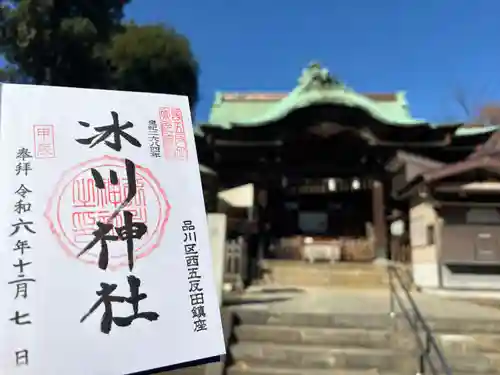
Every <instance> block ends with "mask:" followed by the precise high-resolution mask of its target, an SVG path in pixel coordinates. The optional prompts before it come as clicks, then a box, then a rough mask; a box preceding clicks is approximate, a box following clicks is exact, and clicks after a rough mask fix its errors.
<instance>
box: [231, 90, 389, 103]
mask: <svg viewBox="0 0 500 375" xmlns="http://www.w3.org/2000/svg"><path fill="white" fill-rule="evenodd" d="M287 95H288V93H286V92H248V93H241V92H228V93H223V94H222V100H223V101H235V102H239V101H278V100H281V99H283V98H285V97H286V96H287ZM361 95H363V96H366V97H367V98H370V99H372V100H375V101H377V102H394V101H397V100H398V98H397V94H395V93H393V94H384V93H371V94H361Z"/></svg>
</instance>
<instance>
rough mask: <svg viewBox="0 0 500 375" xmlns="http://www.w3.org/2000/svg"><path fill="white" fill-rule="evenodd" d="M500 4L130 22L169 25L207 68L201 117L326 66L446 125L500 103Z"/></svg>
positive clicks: (396, 3)
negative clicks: (216, 99) (234, 96)
mask: <svg viewBox="0 0 500 375" xmlns="http://www.w3.org/2000/svg"><path fill="white" fill-rule="evenodd" d="M499 15H500V1H495V0H453V1H451V0H349V1H346V0H315V1H299V0H287V1H285V0H282V1H280V0H252V1H243V0H209V1H208V0H168V1H167V0H133V2H132V4H131V5H129V6H128V8H127V16H128V17H130V18H134V19H135V20H137V21H138V22H139V23H152V22H167V23H169V24H171V25H172V26H174V27H175V28H177V29H178V30H179V31H180V32H182V33H183V34H185V35H187V36H188V37H189V38H190V40H191V42H192V47H193V50H194V52H195V54H196V56H197V57H198V59H199V61H200V63H201V68H202V72H201V77H200V80H201V81H200V84H201V102H200V104H199V107H198V111H197V112H198V118H199V119H200V120H203V119H206V118H207V115H208V111H209V107H210V104H211V102H212V100H213V95H214V92H215V91H216V90H226V91H236V90H256V91H259V90H264V91H289V90H290V89H292V88H293V87H294V86H295V84H296V80H297V77H298V76H299V74H300V71H301V69H302V68H303V67H304V66H305V65H307V63H308V62H309V61H310V60H319V61H320V62H322V63H323V64H324V65H326V66H327V67H328V68H329V69H330V71H331V72H332V73H334V74H335V75H337V76H338V77H339V78H340V79H341V80H343V81H344V82H346V83H347V84H348V85H349V86H351V87H353V88H354V89H355V90H357V91H360V92H363V91H364V92H393V91H395V90H406V91H407V92H408V98H409V101H410V108H411V110H412V112H413V114H414V115H415V116H417V117H422V118H426V119H430V120H432V121H446V120H450V119H453V118H456V117H460V116H462V115H463V113H462V111H461V110H460V108H458V106H456V105H455V104H454V103H455V101H454V97H455V95H456V94H455V93H456V92H457V91H461V92H465V93H466V95H467V97H468V100H469V101H471V102H472V103H473V105H474V106H478V105H480V104H482V103H484V102H489V101H497V100H498V101H500V74H499V73H500V72H499V70H500V69H499V68H500V64H499V63H500V61H499V60H500V48H499V45H498V40H499V39H500V22H499V17H500V16H499Z"/></svg>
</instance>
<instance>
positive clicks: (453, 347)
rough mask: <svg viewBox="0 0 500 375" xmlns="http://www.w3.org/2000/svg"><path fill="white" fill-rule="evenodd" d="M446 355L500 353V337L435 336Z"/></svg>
mask: <svg viewBox="0 0 500 375" xmlns="http://www.w3.org/2000/svg"><path fill="white" fill-rule="evenodd" d="M434 336H435V338H436V341H437V342H438V344H439V346H440V347H441V348H442V349H443V351H444V352H446V353H451V354H464V353H471V354H472V353H500V335H494V334H493V335H491V334H469V335H465V334H440V333H435V334H434Z"/></svg>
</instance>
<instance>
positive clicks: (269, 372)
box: [227, 365, 415, 375]
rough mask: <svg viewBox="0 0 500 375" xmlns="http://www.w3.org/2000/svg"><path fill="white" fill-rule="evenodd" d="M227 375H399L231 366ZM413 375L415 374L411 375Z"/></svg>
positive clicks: (356, 371) (373, 371)
mask: <svg viewBox="0 0 500 375" xmlns="http://www.w3.org/2000/svg"><path fill="white" fill-rule="evenodd" d="M227 374H228V375H401V374H399V373H395V372H392V373H391V372H382V373H381V372H380V371H378V370H342V369H340V370H333V369H328V370H318V369H310V368H305V369H304V368H295V369H291V368H276V367H255V366H241V365H240V366H238V365H237V366H231V367H230V368H229V369H228V370H227ZM411 375H415V374H411Z"/></svg>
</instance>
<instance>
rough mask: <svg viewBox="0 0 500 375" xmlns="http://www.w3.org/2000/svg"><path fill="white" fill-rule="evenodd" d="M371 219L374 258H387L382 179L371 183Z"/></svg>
mask: <svg viewBox="0 0 500 375" xmlns="http://www.w3.org/2000/svg"><path fill="white" fill-rule="evenodd" d="M372 218H373V219H372V220H373V231H374V234H375V243H374V246H375V258H377V259H387V222H386V217H385V194H384V185H383V183H382V181H380V180H375V181H373V185H372Z"/></svg>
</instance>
